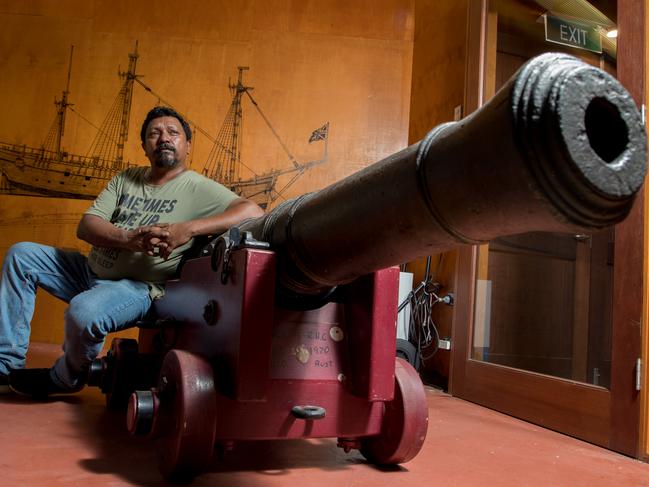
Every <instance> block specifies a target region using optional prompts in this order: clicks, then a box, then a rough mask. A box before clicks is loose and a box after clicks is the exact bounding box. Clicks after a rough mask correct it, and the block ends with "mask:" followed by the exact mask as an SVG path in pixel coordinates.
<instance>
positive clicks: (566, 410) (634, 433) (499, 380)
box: [449, 0, 645, 457]
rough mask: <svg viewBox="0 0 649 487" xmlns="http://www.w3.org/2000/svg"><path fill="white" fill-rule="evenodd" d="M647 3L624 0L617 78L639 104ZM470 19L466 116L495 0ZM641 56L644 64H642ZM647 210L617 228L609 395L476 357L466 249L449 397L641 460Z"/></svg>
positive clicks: (471, 265)
mask: <svg viewBox="0 0 649 487" xmlns="http://www.w3.org/2000/svg"><path fill="white" fill-rule="evenodd" d="M644 2H645V0H618V18H617V21H618V28H619V31H620V37H619V38H618V57H617V72H618V78H619V79H620V81H621V82H622V83H623V84H624V86H625V87H626V88H627V89H628V90H629V91H630V92H631V94H632V95H633V96H634V98H635V99H636V101H637V102H638V104H641V103H643V100H644V59H645V58H644V42H645V35H644V19H645V15H644V7H645V5H644ZM467 15H468V19H467V25H468V30H467V70H466V89H465V93H466V94H465V107H466V113H467V114H468V113H471V112H472V111H474V110H475V109H477V108H478V107H479V106H480V105H481V104H482V103H483V97H484V93H485V90H486V83H485V78H486V76H485V73H486V69H487V68H488V66H489V60H488V56H486V54H485V52H486V45H487V42H488V38H487V35H488V32H489V29H488V28H487V27H488V25H489V23H490V17H489V0H477V1H470V2H469V3H468V13H467ZM638 59H641V60H642V62H640V63H639V62H637V61H638ZM643 206H644V201H643V198H642V196H640V197H639V198H638V200H637V202H636V204H635V206H634V208H633V210H632V212H631V214H630V215H629V217H628V218H627V220H625V221H624V222H623V223H621V224H619V225H617V226H616V229H615V265H614V276H613V331H612V333H613V335H612V337H613V338H612V341H613V350H612V357H611V389H610V391H609V390H607V389H604V388H602V387H598V386H593V385H589V384H584V383H581V382H575V381H570V380H564V379H559V378H554V377H550V376H546V375H542V374H537V373H533V372H527V371H522V370H519V369H513V368H509V367H504V366H500V365H496V364H488V363H485V362H480V361H477V360H472V359H471V358H470V357H471V337H472V335H473V309H474V301H475V291H474V288H475V278H476V264H477V253H478V252H477V247H468V246H467V247H464V248H461V249H460V250H459V252H458V262H457V267H456V269H457V278H456V283H457V284H456V286H457V287H456V296H457V301H456V303H457V304H456V307H455V310H454V316H453V337H454V340H453V341H454V343H455V349H454V351H453V355H452V361H451V378H450V384H449V390H450V392H451V393H452V394H453V395H456V396H458V397H461V398H464V399H467V400H469V401H472V402H476V403H479V404H482V405H485V406H487V407H490V408H493V409H497V410H499V411H502V412H505V413H507V414H510V415H512V416H516V417H519V418H522V419H525V420H527V421H530V422H533V423H536V424H539V425H542V426H545V427H548V428H551V429H554V430H557V431H561V432H563V433H566V434H569V435H573V436H577V437H579V438H582V439H584V440H586V441H589V442H592V443H595V444H598V445H601V446H604V447H606V448H610V449H612V450H616V451H619V452H621V453H625V454H627V455H631V456H634V457H638V456H639V424H640V423H639V421H640V395H639V394H638V393H635V392H634V391H635V365H636V360H637V358H638V357H640V349H641V323H642V304H643V269H644V265H643V249H644V244H643V232H644V221H643V219H644V209H643ZM469 377H470V380H469V379H468V378H469ZM505 397H506V400H503V398H505Z"/></svg>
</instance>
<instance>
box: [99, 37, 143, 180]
mask: <svg viewBox="0 0 649 487" xmlns="http://www.w3.org/2000/svg"><path fill="white" fill-rule="evenodd" d="M137 46H138V43H137V41H135V49H134V51H133V52H132V53H129V55H128V70H127V71H126V72H123V71H119V70H118V75H119V76H120V77H121V78H123V80H124V81H123V83H122V87H121V89H120V90H119V94H118V95H117V98H116V99H115V101H114V102H113V106H112V107H111V109H110V111H109V112H108V114H107V115H106V118H105V119H104V121H103V123H102V124H101V127H100V128H99V131H98V133H97V136H96V137H95V140H94V141H93V142H92V145H91V146H90V149H89V150H88V155H89V156H90V157H92V158H93V159H95V160H96V161H97V162H98V163H99V165H101V166H109V167H110V168H111V169H116V170H119V169H122V168H123V165H124V145H125V143H126V141H127V140H128V130H129V120H130V115H131V101H132V99H133V82H134V81H135V80H136V79H137V77H138V74H136V66H137V59H138V57H139V54H138V52H137Z"/></svg>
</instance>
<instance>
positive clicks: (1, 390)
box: [0, 374, 11, 394]
mask: <svg viewBox="0 0 649 487" xmlns="http://www.w3.org/2000/svg"><path fill="white" fill-rule="evenodd" d="M10 392H11V389H10V388H9V376H8V375H7V374H0V394H8V393H10Z"/></svg>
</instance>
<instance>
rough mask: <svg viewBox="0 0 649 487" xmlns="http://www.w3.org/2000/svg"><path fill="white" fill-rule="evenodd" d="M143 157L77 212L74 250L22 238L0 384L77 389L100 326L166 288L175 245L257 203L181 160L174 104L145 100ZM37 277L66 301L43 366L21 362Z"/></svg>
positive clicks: (0, 356)
mask: <svg viewBox="0 0 649 487" xmlns="http://www.w3.org/2000/svg"><path fill="white" fill-rule="evenodd" d="M140 137H141V139H142V148H143V149H144V152H145V154H146V156H147V158H148V159H149V162H150V167H135V168H129V169H126V170H125V171H123V172H121V173H120V174H118V175H117V176H115V177H114V178H113V179H112V180H111V181H110V182H109V183H108V185H107V187H106V188H105V189H104V190H103V191H102V192H101V194H100V195H99V196H98V197H97V199H96V200H95V201H94V202H93V204H92V206H91V207H90V208H89V209H88V211H86V213H85V214H84V215H83V217H82V218H81V221H80V223H79V226H78V229H77V236H78V237H79V238H80V239H82V240H85V241H86V242H88V243H90V244H92V246H93V247H92V250H91V251H90V254H89V255H88V257H85V256H83V255H81V254H79V253H77V252H68V251H64V250H61V249H57V248H53V247H48V246H44V245H39V244H34V243H30V242H21V243H18V244H16V245H14V246H12V247H11V248H10V249H9V251H8V252H7V255H6V257H5V261H4V265H3V269H2V278H1V280H0V389H4V391H8V390H9V387H10V388H11V389H13V390H14V391H16V392H18V393H21V394H25V395H29V396H33V397H46V396H48V395H50V394H61V393H70V392H76V391H78V390H80V389H81V388H82V387H83V386H84V383H85V378H86V375H87V370H88V367H89V365H90V363H91V362H92V360H93V359H94V358H95V357H96V356H97V355H98V354H99V352H100V351H101V349H102V345H103V343H104V339H105V337H106V335H107V334H108V333H110V332H114V331H117V330H121V329H123V328H126V327H128V326H129V325H130V324H132V323H133V322H135V321H137V320H140V319H143V318H144V316H145V315H146V313H147V311H148V310H149V308H150V306H151V303H152V301H153V300H154V299H156V298H158V297H160V296H161V295H162V294H163V293H164V282H165V281H166V280H167V279H169V278H170V277H172V276H173V275H174V273H175V271H176V267H177V266H178V263H179V262H180V259H181V257H182V254H183V252H185V251H186V250H187V249H188V248H189V247H190V246H191V243H192V239H193V237H195V236H199V235H214V234H220V233H223V232H225V231H226V230H227V229H228V228H230V227H232V226H234V225H236V224H238V223H239V222H241V221H242V220H244V219H247V218H252V217H258V216H261V215H262V214H263V211H262V210H261V208H259V206H257V205H256V204H255V203H253V202H251V201H248V200H246V199H244V198H240V197H237V195H235V194H234V193H232V192H231V191H229V190H227V189H226V188H224V187H223V186H221V185H220V184H218V183H216V182H214V181H212V180H210V179H207V178H205V177H203V176H201V175H199V174H197V173H196V172H193V171H190V170H188V168H187V165H186V160H187V156H188V154H189V151H190V148H191V137H192V134H191V129H190V128H189V125H188V124H187V122H186V121H185V120H184V119H183V118H182V117H181V116H180V115H179V114H178V113H176V112H175V111H174V110H172V109H170V108H166V107H156V108H154V109H153V110H151V111H150V112H149V113H148V115H147V117H146V119H145V120H144V123H143V125H142V130H141V132H140ZM38 287H40V288H42V289H44V290H45V291H47V292H49V293H50V294H53V295H54V296H56V297H58V298H60V299H62V300H63V301H66V302H67V303H69V306H68V308H67V310H66V312H65V340H64V344H63V350H64V354H63V356H61V357H60V358H59V359H58V360H57V361H56V363H55V364H54V366H53V367H52V368H51V369H25V368H24V366H25V355H26V352H27V347H28V344H29V330H30V321H31V319H32V315H33V311H34V302H35V296H36V289H37V288H38Z"/></svg>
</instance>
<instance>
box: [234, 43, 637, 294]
mask: <svg viewBox="0 0 649 487" xmlns="http://www.w3.org/2000/svg"><path fill="white" fill-rule="evenodd" d="M646 159H647V148H646V134H645V130H644V126H643V122H642V119H641V116H640V113H639V112H638V110H637V108H636V105H635V103H634V101H633V99H632V98H631V96H630V95H629V93H628V92H627V91H626V90H625V89H624V88H623V87H622V85H621V84H620V83H619V82H618V81H617V80H616V79H615V78H613V77H611V76H610V75H608V74H606V73H605V72H603V71H601V70H600V69H597V68H594V67H592V66H590V65H587V64H585V63H583V62H581V61H580V60H578V59H576V58H574V57H572V56H568V55H564V54H556V53H549V54H544V55H541V56H539V57H536V58H534V59H532V60H531V61H529V62H528V63H526V64H525V65H524V66H523V67H522V68H521V69H520V70H519V71H518V72H517V73H516V74H515V75H514V76H513V77H512V78H511V79H510V80H509V81H508V82H507V84H505V86H503V88H502V89H501V90H500V91H499V92H498V93H497V94H496V95H495V96H494V98H493V99H492V100H491V101H490V102H489V103H488V104H486V105H485V106H483V107H482V108H480V109H479V110H478V111H476V112H474V113H473V114H471V115H470V116H468V117H466V118H465V119H463V120H460V121H458V122H451V123H445V124H442V125H440V126H438V127H436V128H434V129H433V130H431V131H430V132H429V133H428V135H427V136H426V137H425V138H424V139H423V140H422V141H420V142H418V143H416V144H414V145H412V146H410V147H408V148H406V149H404V150H402V151H401V152H398V153H396V154H394V155H391V156H389V157H388V158H386V159H384V160H382V161H380V162H377V163H376V164H373V165H371V166H369V167H367V168H365V169H364V170H362V171H360V172H358V173H356V174H353V175H351V176H349V177H347V178H345V179H343V180H341V181H339V182H337V183H335V184H332V185H331V186H329V187H327V188H325V189H322V190H321V191H318V192H314V193H309V194H306V195H303V196H301V197H298V198H296V199H293V200H289V201H286V202H284V203H283V204H281V205H279V206H278V207H276V208H275V209H274V210H272V211H271V212H269V213H268V214H266V215H265V216H263V217H261V218H259V219H256V220H253V221H249V222H246V223H244V224H243V225H242V227H241V230H243V231H249V232H251V233H252V235H253V236H254V237H255V238H256V239H258V240H262V241H265V242H269V243H270V246H271V248H272V249H273V250H275V251H276V252H277V255H278V269H277V272H278V286H279V287H280V288H281V289H283V290H284V291H287V292H288V293H293V294H296V295H301V296H314V295H318V294H321V293H323V292H326V290H328V289H330V288H332V287H334V286H336V285H338V284H343V283H346V282H349V281H351V280H353V279H355V278H357V277H359V276H361V275H364V274H368V273H370V272H373V271H375V270H378V269H381V268H385V267H389V266H392V265H395V264H400V263H403V262H407V261H410V260H413V259H415V258H417V257H420V256H424V255H430V254H432V253H437V252H441V251H444V250H449V249H451V248H454V247H457V246H459V245H462V244H478V243H483V242H487V241H489V240H491V239H494V238H496V237H501V236H506V235H513V234H518V233H524V232H529V231H552V232H584V231H589V230H593V229H597V228H602V227H605V226H608V225H613V224H615V223H618V222H620V221H621V220H623V219H624V218H625V217H626V215H627V214H628V213H629V211H630V209H631V207H632V204H633V200H634V196H635V194H636V192H637V191H638V190H639V188H640V187H641V185H642V182H643V180H644V176H645V172H646Z"/></svg>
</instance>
